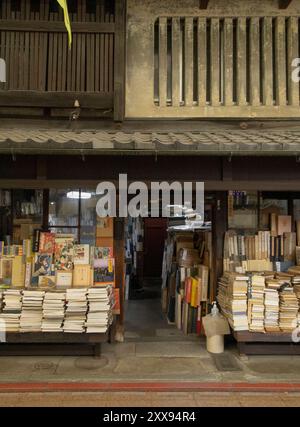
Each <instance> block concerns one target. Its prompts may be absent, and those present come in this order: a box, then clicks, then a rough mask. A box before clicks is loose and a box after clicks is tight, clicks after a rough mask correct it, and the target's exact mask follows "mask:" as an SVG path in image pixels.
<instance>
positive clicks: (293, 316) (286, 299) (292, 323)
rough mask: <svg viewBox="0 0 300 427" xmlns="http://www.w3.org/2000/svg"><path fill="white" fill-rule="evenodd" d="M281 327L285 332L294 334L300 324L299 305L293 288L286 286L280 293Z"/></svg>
mask: <svg viewBox="0 0 300 427" xmlns="http://www.w3.org/2000/svg"><path fill="white" fill-rule="evenodd" d="M279 298H280V305H279V327H280V329H281V331H283V332H292V331H293V330H294V329H295V328H296V327H297V324H298V311H299V304H298V299H297V296H296V294H295V292H294V289H293V287H292V286H290V285H287V286H284V287H283V289H282V290H281V292H280V296H279Z"/></svg>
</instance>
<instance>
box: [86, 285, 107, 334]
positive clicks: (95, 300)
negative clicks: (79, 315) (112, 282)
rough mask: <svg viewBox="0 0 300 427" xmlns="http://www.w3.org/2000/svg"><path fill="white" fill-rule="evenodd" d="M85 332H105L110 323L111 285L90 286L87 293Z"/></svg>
mask: <svg viewBox="0 0 300 427" xmlns="http://www.w3.org/2000/svg"><path fill="white" fill-rule="evenodd" d="M87 300H88V313H87V319H86V323H85V326H86V332H87V333H99V332H100V333H101V332H102V333H105V332H106V331H107V329H108V327H109V325H111V323H112V318H113V317H112V307H113V290H112V287H111V286H106V287H104V288H90V289H88V293H87Z"/></svg>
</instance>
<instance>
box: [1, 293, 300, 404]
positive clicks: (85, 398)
mask: <svg viewBox="0 0 300 427" xmlns="http://www.w3.org/2000/svg"><path fill="white" fill-rule="evenodd" d="M150 295H151V293H150ZM145 296H146V297H147V294H145ZM152 296H153V295H152ZM125 328H126V333H125V342H124V343H116V344H104V345H103V346H102V357H101V359H94V358H93V357H87V356H82V357H78V356H71V357H69V356H68V357H60V356H44V357H42V356H14V357H4V356H3V357H1V358H0V385H1V383H15V384H17V383H34V382H35V383H38V382H43V383H44V382H48V383H64V382H67V383H69V382H73V383H74V382H78V383H86V384H87V383H91V384H93V383H118V382H135V383H140V382H143V381H149V382H162V381H167V382H178V381H179V382H181V383H184V382H202V383H211V384H212V383H218V384H222V383H223V384H225V383H232V384H238V383H248V384H260V383H266V384H268V383H275V382H276V383H291V384H292V383H300V357H299V356H251V357H248V358H246V357H243V358H241V357H239V355H238V353H237V350H236V347H235V346H234V345H231V346H228V347H227V348H226V351H225V355H227V356H228V359H229V360H230V361H231V362H233V366H228V369H227V370H226V368H225V370H219V368H218V366H217V363H216V358H215V357H214V356H213V355H211V354H210V353H208V352H207V351H206V348H205V339H204V338H200V339H199V338H198V337H195V336H188V337H187V336H184V335H183V334H182V333H181V332H180V331H178V330H177V329H176V327H175V326H174V325H169V324H168V322H167V320H166V317H165V315H164V314H162V313H161V308H160V300H159V299H157V298H150V299H147V298H144V299H140V300H139V299H137V300H132V301H130V302H129V303H128V306H127V309H126V324H125ZM0 351H1V346H0ZM231 369H233V370H231ZM4 391H5V390H3V389H2V390H0V394H1V398H0V405H2V406H9V405H16V406H18V405H19V406H23V405H26V404H27V403H28V402H30V405H33V406H35V405H36V406H41V405H43V404H47V405H48V406H60V405H63V406H70V405H74V404H76V405H78V406H84V405H90V406H106V405H107V406H113V405H116V402H117V405H120V406H140V405H142V404H143V405H149V406H167V405H168V404H169V405H170V404H171V405H172V406H176V405H177V406H194V405H196V406H228V405H229V406H245V405H250V406H251V405H255V406H256V405H258V406H269V405H275V406H285V405H288V406H293V405H297V406H299V405H298V402H300V394H295V393H294V394H291V393H289V394H284V393H277V394H276V393H275V394H271V395H270V394H261V395H258V394H251V393H239V394H238V393H221V394H220V393H214V394H209V393H204V392H202V393H198V392H196V391H194V392H192V391H191V392H179V391H178V392H177V391H174V392H173V393H170V392H164V393H159V392H147V393H146V392H145V393H142V392H134V393H132V392H126V393H125V392H118V391H111V392H106V393H105V392H99V391H97V392H96V391H95V392H93V393H92V392H88V391H87V392H85V393H83V392H78V393H76V392H75V393H73V392H72V393H71V392H67V393H65V392H60V393H54V392H52V393H47V392H43V393H30V390H27V391H28V392H26V393H20V394H19V393H2V392H4ZM73 391H74V390H73ZM26 396H27V397H26ZM28 396H30V399H29V400H28ZM26 401H27V403H26Z"/></svg>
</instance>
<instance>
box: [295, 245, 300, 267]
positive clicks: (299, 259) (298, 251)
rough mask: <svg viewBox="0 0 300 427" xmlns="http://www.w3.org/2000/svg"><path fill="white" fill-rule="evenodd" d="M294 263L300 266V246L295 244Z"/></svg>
mask: <svg viewBox="0 0 300 427" xmlns="http://www.w3.org/2000/svg"><path fill="white" fill-rule="evenodd" d="M296 264H297V265H299V266H300V246H296Z"/></svg>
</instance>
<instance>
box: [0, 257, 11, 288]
mask: <svg viewBox="0 0 300 427" xmlns="http://www.w3.org/2000/svg"><path fill="white" fill-rule="evenodd" d="M12 264H13V259H12V258H8V257H6V258H2V259H1V272H2V283H3V284H4V285H9V286H10V285H11V279H12Z"/></svg>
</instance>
